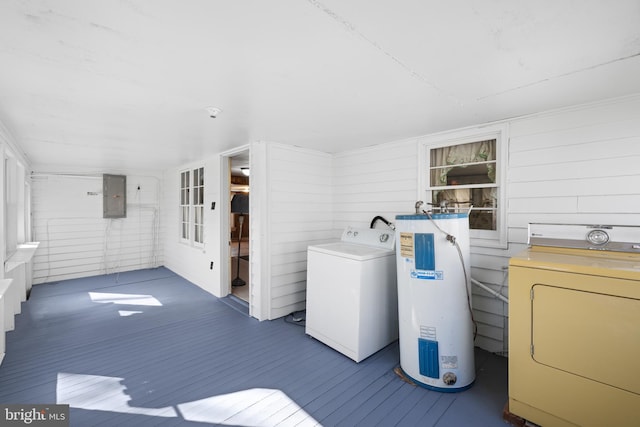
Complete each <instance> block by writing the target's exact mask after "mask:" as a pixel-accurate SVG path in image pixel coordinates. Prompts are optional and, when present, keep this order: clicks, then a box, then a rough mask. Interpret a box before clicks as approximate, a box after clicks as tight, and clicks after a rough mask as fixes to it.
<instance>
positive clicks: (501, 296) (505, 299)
mask: <svg viewBox="0 0 640 427" xmlns="http://www.w3.org/2000/svg"><path fill="white" fill-rule="evenodd" d="M471 283H473V284H474V285H476V286H477V287H479V288H482V289H484V290H485V291H487V292H489V293H490V294H491V295H493V296H494V297H496V298H498V299H499V300H501V301H502V302H504V303H506V304H509V300H508V299H507V297H505V296H504V295H502V294H501V293H499V292H496V291H494V290H493V289H491V288H490V287H488V286H487V285H485V284H484V283H481V282H478V281H477V280H476V279H474V278H473V277H472V278H471Z"/></svg>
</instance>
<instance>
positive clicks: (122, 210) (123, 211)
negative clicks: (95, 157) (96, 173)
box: [102, 174, 127, 218]
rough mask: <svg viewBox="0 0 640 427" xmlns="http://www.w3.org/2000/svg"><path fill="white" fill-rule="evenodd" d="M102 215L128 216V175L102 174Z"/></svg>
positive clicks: (105, 216) (109, 216)
mask: <svg viewBox="0 0 640 427" xmlns="http://www.w3.org/2000/svg"><path fill="white" fill-rule="evenodd" d="M102 217H103V218H126V217H127V177H126V175H108V174H104V175H102Z"/></svg>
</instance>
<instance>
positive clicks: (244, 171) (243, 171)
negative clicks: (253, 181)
mask: <svg viewBox="0 0 640 427" xmlns="http://www.w3.org/2000/svg"><path fill="white" fill-rule="evenodd" d="M240 172H242V175H244V176H249V168H240Z"/></svg>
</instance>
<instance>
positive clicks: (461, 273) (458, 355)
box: [396, 213, 475, 392]
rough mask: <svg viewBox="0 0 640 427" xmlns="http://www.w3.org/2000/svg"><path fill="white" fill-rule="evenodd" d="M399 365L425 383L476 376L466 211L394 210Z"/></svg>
mask: <svg viewBox="0 0 640 427" xmlns="http://www.w3.org/2000/svg"><path fill="white" fill-rule="evenodd" d="M396 258H397V274H398V320H399V339H400V367H401V368H402V371H403V372H404V374H405V375H406V376H407V377H409V378H410V379H411V380H412V381H414V382H415V383H417V384H419V385H421V386H423V387H426V388H428V389H432V390H437V391H444V392H455V391H462V390H466V389H468V388H469V387H471V385H472V384H473V381H474V380H475V363H474V350H473V339H474V325H473V317H472V313H471V280H470V265H469V216H468V214H467V213H434V214H416V215H398V216H396Z"/></svg>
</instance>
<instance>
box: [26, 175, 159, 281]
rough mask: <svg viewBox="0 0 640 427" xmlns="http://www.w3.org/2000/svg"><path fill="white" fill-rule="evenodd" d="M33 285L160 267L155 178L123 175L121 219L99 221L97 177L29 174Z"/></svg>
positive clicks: (100, 184) (99, 194)
mask: <svg viewBox="0 0 640 427" xmlns="http://www.w3.org/2000/svg"><path fill="white" fill-rule="evenodd" d="M32 197H33V205H32V215H33V218H32V226H33V238H34V240H36V241H39V242H41V243H40V247H39V248H38V251H37V252H36V255H35V256H34V258H33V283H35V284H38V283H45V282H52V281H57V280H63V279H69V278H76V277H86V276H93V275H98V274H105V273H115V272H120V271H127V270H136V269H141V268H151V267H157V266H159V265H162V262H163V261H162V252H161V247H160V245H159V234H160V228H159V227H160V225H159V221H160V212H159V207H160V206H159V205H160V201H159V197H160V179H159V178H158V177H153V176H136V175H129V176H127V216H126V218H117V219H105V218H102V176H101V175H91V176H80V175H75V176H74V175H53V174H47V175H44V174H43V175H38V174H36V175H34V177H33V182H32Z"/></svg>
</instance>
